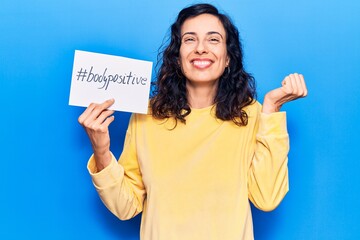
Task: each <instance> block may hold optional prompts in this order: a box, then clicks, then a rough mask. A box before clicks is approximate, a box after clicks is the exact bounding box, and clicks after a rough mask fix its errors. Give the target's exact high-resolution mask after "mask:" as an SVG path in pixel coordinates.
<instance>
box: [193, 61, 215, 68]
mask: <svg viewBox="0 0 360 240" xmlns="http://www.w3.org/2000/svg"><path fill="white" fill-rule="evenodd" d="M210 64H211V62H210V61H199V60H196V61H194V65H195V66H197V67H207V66H209V65H210Z"/></svg>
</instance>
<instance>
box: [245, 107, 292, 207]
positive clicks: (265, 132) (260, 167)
mask: <svg viewBox="0 0 360 240" xmlns="http://www.w3.org/2000/svg"><path fill="white" fill-rule="evenodd" d="M258 124H259V125H258V131H257V134H256V145H255V151H254V155H253V159H252V161H251V164H250V169H249V175H248V184H249V186H248V187H249V199H250V200H251V201H252V202H253V203H254V205H255V206H256V207H257V208H259V209H261V210H263V211H271V210H273V209H275V208H276V207H277V206H278V205H279V204H280V202H281V201H282V199H283V198H284V197H285V195H286V193H287V192H288V190H289V181H288V166H287V163H288V157H287V155H288V152H289V135H288V133H287V128H286V113H285V112H277V113H272V114H265V113H260V115H259V122H258Z"/></svg>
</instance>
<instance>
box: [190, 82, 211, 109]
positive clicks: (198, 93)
mask: <svg viewBox="0 0 360 240" xmlns="http://www.w3.org/2000/svg"><path fill="white" fill-rule="evenodd" d="M217 87H218V82H217V81H216V82H214V83H210V84H209V83H206V84H193V83H191V82H189V81H188V82H187V83H186V89H187V98H188V99H187V100H188V103H189V105H190V107H191V108H205V107H209V106H211V105H213V104H214V99H215V95H216V91H217Z"/></svg>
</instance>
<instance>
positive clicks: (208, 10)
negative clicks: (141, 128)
mask: <svg viewBox="0 0 360 240" xmlns="http://www.w3.org/2000/svg"><path fill="white" fill-rule="evenodd" d="M201 14H211V15H214V16H216V17H218V18H219V20H220V22H221V23H222V24H223V26H224V29H225V31H226V48H227V54H228V57H229V60H230V62H229V66H228V69H226V71H224V73H223V75H222V76H221V77H220V79H219V81H218V88H217V93H216V96H215V98H214V104H215V105H216V117H217V118H219V119H221V120H232V121H233V122H234V123H235V124H236V125H238V126H246V125H247V123H248V115H247V113H246V112H245V111H244V108H245V107H246V106H248V105H250V104H252V103H253V102H254V100H255V97H256V90H255V80H254V77H253V76H251V75H250V74H249V73H247V72H246V71H245V70H244V66H243V53H242V46H241V43H240V39H239V32H238V30H237V28H236V27H235V26H234V24H233V23H232V22H231V20H230V18H229V17H227V16H226V15H224V14H221V13H219V11H218V10H217V8H215V7H214V6H212V5H210V4H195V5H192V6H190V7H187V8H184V9H183V10H181V11H180V13H179V15H178V17H177V19H176V21H175V23H173V24H172V26H171V36H170V39H169V40H170V43H169V44H168V46H167V47H166V48H165V49H164V50H163V51H162V52H160V53H159V55H158V64H159V66H160V68H159V70H158V72H157V81H156V83H155V85H154V86H153V87H154V89H153V92H152V97H151V100H150V105H151V110H152V115H153V117H154V118H157V119H167V118H171V117H174V118H175V120H176V122H177V120H180V121H181V122H183V123H185V122H186V120H185V118H186V116H187V115H189V114H190V112H191V108H190V106H189V104H188V100H187V90H186V78H185V76H184V74H183V73H182V71H181V68H180V66H179V61H178V60H179V51H180V45H181V26H182V24H183V23H184V22H185V20H187V19H189V18H193V17H196V16H198V15H201ZM160 64H161V65H160ZM175 127H176V125H175Z"/></svg>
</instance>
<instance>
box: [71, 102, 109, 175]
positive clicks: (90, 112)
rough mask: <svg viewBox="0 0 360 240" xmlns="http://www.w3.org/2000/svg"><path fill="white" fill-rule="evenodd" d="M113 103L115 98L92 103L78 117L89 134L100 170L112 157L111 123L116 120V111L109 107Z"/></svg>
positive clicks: (98, 169)
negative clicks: (114, 114)
mask: <svg viewBox="0 0 360 240" xmlns="http://www.w3.org/2000/svg"><path fill="white" fill-rule="evenodd" d="M113 104H114V99H110V100H107V101H105V102H103V103H101V104H95V103H91V104H90V105H89V107H88V108H86V110H85V111H84V112H83V113H82V114H81V115H80V117H79V119H78V121H79V123H80V124H81V125H82V126H83V127H84V128H85V131H86V133H87V135H88V136H89V139H90V142H91V145H92V148H93V151H94V158H95V161H96V167H97V171H98V172H99V171H101V170H102V169H104V168H105V167H106V166H107V165H109V164H110V162H111V158H112V156H111V152H110V135H109V125H110V123H112V122H113V121H114V116H113V115H112V114H113V113H114V111H113V110H108V108H109V107H110V106H111V105H113Z"/></svg>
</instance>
